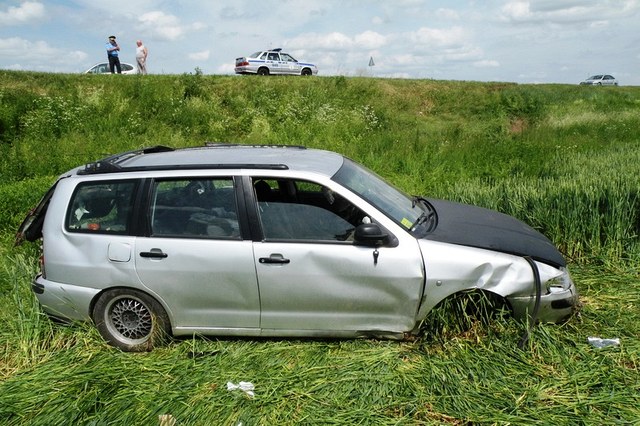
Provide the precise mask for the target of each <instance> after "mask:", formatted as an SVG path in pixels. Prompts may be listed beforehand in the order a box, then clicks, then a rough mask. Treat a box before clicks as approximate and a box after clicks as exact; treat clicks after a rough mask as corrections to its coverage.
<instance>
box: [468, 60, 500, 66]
mask: <svg viewBox="0 0 640 426" xmlns="http://www.w3.org/2000/svg"><path fill="white" fill-rule="evenodd" d="M473 66H474V67H476V68H498V67H499V66H500V62H498V61H493V60H490V59H483V60H481V61H476V62H474V63H473Z"/></svg>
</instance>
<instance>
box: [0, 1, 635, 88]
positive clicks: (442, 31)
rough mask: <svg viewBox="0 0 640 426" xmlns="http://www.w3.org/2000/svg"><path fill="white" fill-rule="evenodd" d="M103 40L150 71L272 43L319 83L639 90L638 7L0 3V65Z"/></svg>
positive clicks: (46, 62)
mask: <svg viewBox="0 0 640 426" xmlns="http://www.w3.org/2000/svg"><path fill="white" fill-rule="evenodd" d="M110 35H115V36H116V37H117V40H118V42H119V44H120V46H121V49H122V50H121V53H120V58H121V61H122V62H129V63H132V64H135V42H136V40H138V39H141V40H142V41H143V42H144V44H145V45H146V46H147V48H148V50H149V58H148V70H149V72H150V73H157V74H182V73H193V72H195V70H196V68H198V69H199V70H201V71H202V72H203V73H204V74H233V73H234V71H233V68H234V64H235V58H237V57H240V56H247V55H249V54H251V53H253V52H256V51H259V50H265V49H270V48H282V49H283V51H285V52H287V53H289V54H291V55H292V56H294V57H295V58H296V59H298V60H301V61H306V62H312V63H314V64H316V65H317V66H318V68H319V74H318V75H319V76H335V75H344V76H371V77H384V78H407V79H434V80H467V81H499V82H515V83H562V84H577V83H579V82H580V81H581V80H583V79H585V78H587V77H588V76H590V75H593V74H603V73H604V74H611V75H613V76H615V77H616V78H617V79H618V80H619V82H620V85H634V86H637V85H640V0H210V1H205V0H109V1H95V0H47V1H44V0H27V1H22V0H0V69H10V70H30V71H45V72H65V73H75V72H82V71H85V70H86V69H88V68H90V67H91V66H92V65H94V64H95V63H98V62H104V61H106V51H105V43H106V42H107V38H108V36H110ZM372 58H373V65H369V64H370V60H371V59H372Z"/></svg>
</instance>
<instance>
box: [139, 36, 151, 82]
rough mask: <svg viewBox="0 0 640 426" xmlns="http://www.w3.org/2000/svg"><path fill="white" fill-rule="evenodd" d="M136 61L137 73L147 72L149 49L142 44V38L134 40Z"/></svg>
mask: <svg viewBox="0 0 640 426" xmlns="http://www.w3.org/2000/svg"><path fill="white" fill-rule="evenodd" d="M136 46H137V47H136V62H137V63H138V74H144V75H146V74H147V55H148V54H149V51H148V50H147V47H146V46H145V45H144V44H142V40H138V41H136Z"/></svg>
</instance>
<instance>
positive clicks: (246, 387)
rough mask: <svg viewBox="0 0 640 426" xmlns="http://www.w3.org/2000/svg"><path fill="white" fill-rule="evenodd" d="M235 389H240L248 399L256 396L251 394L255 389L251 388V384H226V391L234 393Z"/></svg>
mask: <svg viewBox="0 0 640 426" xmlns="http://www.w3.org/2000/svg"><path fill="white" fill-rule="evenodd" d="M237 389H240V390H241V391H243V392H244V393H246V394H247V395H248V396H249V397H250V398H253V397H254V396H256V394H255V393H254V392H253V391H254V390H255V389H256V388H255V386H253V383H251V382H240V383H238V384H237V385H236V384H234V383H231V382H227V390H228V391H234V390H237Z"/></svg>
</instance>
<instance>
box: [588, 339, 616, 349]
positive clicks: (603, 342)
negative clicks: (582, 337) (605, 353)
mask: <svg viewBox="0 0 640 426" xmlns="http://www.w3.org/2000/svg"><path fill="white" fill-rule="evenodd" d="M587 341H588V342H589V343H590V344H591V346H593V347H594V348H604V347H606V346H618V345H619V344H620V339H618V338H615V339H602V338H600V337H587Z"/></svg>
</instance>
